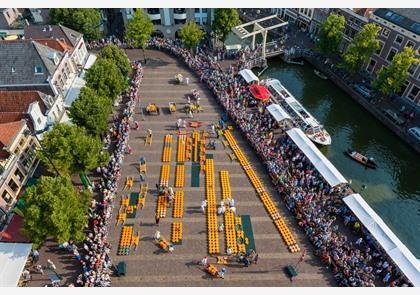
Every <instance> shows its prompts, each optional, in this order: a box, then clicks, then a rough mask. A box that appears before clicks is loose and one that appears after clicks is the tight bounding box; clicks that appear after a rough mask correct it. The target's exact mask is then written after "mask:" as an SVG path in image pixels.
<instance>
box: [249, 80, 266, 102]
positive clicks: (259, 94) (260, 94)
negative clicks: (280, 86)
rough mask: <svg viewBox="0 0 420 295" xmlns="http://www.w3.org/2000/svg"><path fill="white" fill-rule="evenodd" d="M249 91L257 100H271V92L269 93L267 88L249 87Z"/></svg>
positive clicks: (260, 86) (259, 86)
mask: <svg viewBox="0 0 420 295" xmlns="http://www.w3.org/2000/svg"><path fill="white" fill-rule="evenodd" d="M249 91H251V93H252V95H253V96H254V98H255V99H259V100H267V99H269V98H270V92H268V90H267V88H265V86H262V85H255V84H254V85H251V86H249Z"/></svg>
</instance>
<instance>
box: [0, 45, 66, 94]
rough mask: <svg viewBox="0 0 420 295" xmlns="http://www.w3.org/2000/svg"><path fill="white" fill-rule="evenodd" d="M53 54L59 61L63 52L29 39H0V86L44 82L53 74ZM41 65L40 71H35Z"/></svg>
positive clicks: (54, 68)
mask: <svg viewBox="0 0 420 295" xmlns="http://www.w3.org/2000/svg"><path fill="white" fill-rule="evenodd" d="M54 54H55V55H56V57H57V58H58V60H59V61H61V59H62V57H63V53H61V52H59V51H57V50H54V49H52V48H50V47H48V46H45V45H42V44H40V43H37V42H35V41H30V40H16V41H0V61H1V62H0V86H2V85H16V86H17V85H22V84H45V85H48V81H47V78H48V76H51V75H53V74H54V72H55V70H56V69H57V65H55V64H54V59H53V56H54ZM35 67H41V68H42V73H35Z"/></svg>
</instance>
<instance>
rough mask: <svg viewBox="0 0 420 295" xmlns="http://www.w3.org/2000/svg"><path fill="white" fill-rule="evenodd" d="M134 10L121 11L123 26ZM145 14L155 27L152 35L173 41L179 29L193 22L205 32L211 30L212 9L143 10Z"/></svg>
mask: <svg viewBox="0 0 420 295" xmlns="http://www.w3.org/2000/svg"><path fill="white" fill-rule="evenodd" d="M134 11H135V8H125V9H122V17H123V20H124V24H126V23H127V21H128V20H129V19H130V18H131V17H132V14H133V12H134ZM144 11H145V13H146V14H147V15H148V17H149V18H150V20H151V21H152V23H153V24H154V26H155V32H154V33H153V35H155V36H161V37H165V38H170V39H174V38H176V37H177V36H178V34H177V32H178V31H179V29H181V27H182V26H183V25H184V24H185V23H187V22H189V21H194V22H195V23H197V24H198V25H200V26H202V27H203V28H204V29H205V30H206V31H210V30H211V22H212V20H213V19H214V8H144Z"/></svg>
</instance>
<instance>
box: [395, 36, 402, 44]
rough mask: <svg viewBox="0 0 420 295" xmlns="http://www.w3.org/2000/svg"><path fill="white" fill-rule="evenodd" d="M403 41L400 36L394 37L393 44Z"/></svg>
mask: <svg viewBox="0 0 420 295" xmlns="http://www.w3.org/2000/svg"><path fill="white" fill-rule="evenodd" d="M403 41H404V38H403V37H402V36H401V35H397V37H395V41H394V42H395V43H397V44H400V45H401V43H402V42H403Z"/></svg>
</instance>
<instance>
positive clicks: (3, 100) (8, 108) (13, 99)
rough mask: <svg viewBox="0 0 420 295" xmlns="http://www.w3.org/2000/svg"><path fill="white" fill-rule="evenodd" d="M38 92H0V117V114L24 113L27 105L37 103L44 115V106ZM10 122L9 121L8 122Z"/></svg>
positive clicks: (40, 94)
mask: <svg viewBox="0 0 420 295" xmlns="http://www.w3.org/2000/svg"><path fill="white" fill-rule="evenodd" d="M42 95H44V94H43V93H41V92H39V91H0V117H1V116H2V114H1V113H13V112H17V113H24V114H25V113H26V112H27V111H28V108H29V105H30V104H31V103H33V102H35V101H38V102H39V107H40V108H41V111H42V113H44V114H45V105H44V102H43V101H42V98H41V96H42ZM9 122H10V121H9Z"/></svg>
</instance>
